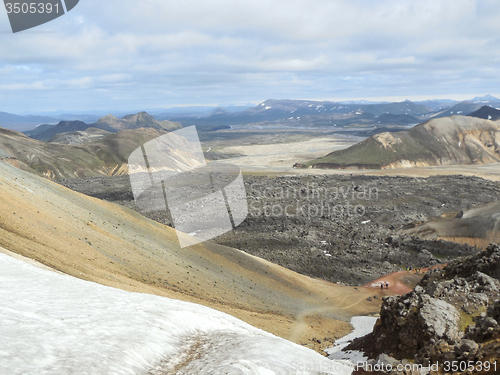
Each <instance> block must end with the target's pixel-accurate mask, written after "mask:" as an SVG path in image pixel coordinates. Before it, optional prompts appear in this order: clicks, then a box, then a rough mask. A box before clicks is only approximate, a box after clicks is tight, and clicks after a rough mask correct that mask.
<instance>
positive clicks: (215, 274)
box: [0, 162, 380, 349]
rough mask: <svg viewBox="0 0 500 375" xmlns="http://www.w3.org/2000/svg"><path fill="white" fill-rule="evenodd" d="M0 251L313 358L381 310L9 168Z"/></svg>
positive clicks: (362, 295)
mask: <svg viewBox="0 0 500 375" xmlns="http://www.w3.org/2000/svg"><path fill="white" fill-rule="evenodd" d="M0 247H3V248H5V249H8V250H10V251H12V252H15V253H17V254H20V255H23V256H26V257H28V258H31V259H34V260H36V261H39V262H41V263H43V264H45V265H47V266H49V267H51V268H54V269H56V270H59V271H61V272H64V273H66V274H69V275H72V276H76V277H79V278H82V279H85V280H90V281H94V282H98V283H101V284H104V285H108V286H112V287H117V288H121V289H124V290H129V291H136V292H144V293H152V294H158V295H162V296H167V297H172V298H177V299H182V300H187V301H192V302H196V303H200V304H203V305H207V306H211V307H214V308H216V309H219V310H221V311H224V312H227V313H229V314H232V315H234V316H236V317H238V318H240V319H242V320H244V321H247V322H249V323H250V324H253V325H255V326H257V327H260V328H263V329H265V330H267V331H270V332H272V333H274V334H277V335H279V336H281V337H284V338H290V337H292V338H294V339H295V341H296V342H300V343H304V344H308V343H309V344H310V345H311V346H312V347H315V348H316V349H318V341H321V342H322V345H323V346H329V345H331V341H332V340H333V339H334V338H335V337H338V336H340V335H342V334H344V333H345V332H346V330H348V329H349V324H348V323H347V322H348V321H349V319H350V317H351V316H352V315H360V314H369V313H375V312H376V311H378V310H379V307H380V305H379V303H378V302H377V301H379V300H373V301H367V297H369V296H373V295H374V294H376V293H375V292H373V291H370V290H368V289H364V288H357V289H356V288H351V287H346V286H339V285H336V284H332V283H329V282H326V281H322V280H316V279H311V278H309V277H306V276H303V275H299V274H297V273H294V272H292V271H290V270H287V269H285V268H282V267H280V266H277V265H274V264H272V263H269V262H267V261H264V260H262V259H259V258H256V257H254V256H251V255H249V254H246V253H244V252H241V251H239V250H236V249H232V248H229V247H225V246H221V245H216V244H213V243H210V242H206V243H204V244H200V245H196V246H192V247H190V248H187V249H181V248H180V247H179V246H178V244H177V239H176V234H175V231H174V230H173V229H172V228H169V227H166V226H163V225H161V224H158V223H156V222H153V221H150V220H148V219H146V218H144V217H143V216H141V215H139V214H138V213H136V212H133V211H131V210H129V209H126V208H123V207H119V206H116V205H114V204H111V203H107V202H104V201H100V200H98V199H95V198H90V197H87V196H84V195H82V194H78V193H75V192H73V191H70V190H68V189H66V188H64V187H62V186H60V185H57V184H55V183H53V182H51V181H48V180H46V179H43V178H41V177H37V176H34V175H32V174H30V173H26V172H24V171H21V170H19V169H17V168H15V167H13V166H11V165H8V164H6V163H4V162H0ZM304 322H305V324H304ZM313 338H315V339H316V340H315V341H314V342H316V346H314V344H313V341H312V339H313ZM318 339H319V340H318ZM326 339H328V340H326Z"/></svg>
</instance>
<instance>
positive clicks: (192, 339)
mask: <svg viewBox="0 0 500 375" xmlns="http://www.w3.org/2000/svg"><path fill="white" fill-rule="evenodd" d="M0 301H1V302H0V374H1V375H4V374H5V375H7V374H8V375H15V374H57V375H65V374H89V375H100V374H167V373H179V374H216V375H218V374H266V375H267V374H270V375H271V374H280V375H281V374H314V373H317V372H322V373H331V374H338V375H343V374H350V373H351V370H350V369H349V368H348V367H347V366H341V365H340V363H338V362H333V361H330V360H327V359H325V358H324V357H322V356H321V355H319V354H317V353H315V352H314V351H312V350H310V349H307V348H304V347H302V346H299V345H296V344H293V343H291V342H288V341H286V340H283V339H281V338H277V337H275V336H273V335H271V334H269V333H267V332H264V331H262V330H259V329H257V328H254V327H252V326H250V325H248V324H246V323H244V322H242V321H240V320H238V319H236V318H234V317H232V316H230V315H227V314H224V313H221V312H218V311H216V310H213V309H210V308H207V307H203V306H200V305H196V304H192V303H187V302H182V301H177V300H172V299H168V298H164V297H158V296H153V295H148V294H139V293H129V292H125V291H122V290H118V289H114V288H109V287H105V286H102V285H100V284H96V283H92V282H87V281H83V280H80V279H76V278H73V277H70V276H67V275H63V274H59V273H55V272H52V271H49V270H46V269H42V268H38V267H36V266H34V265H32V264H28V263H26V262H24V261H22V260H18V259H14V258H12V257H10V256H8V255H5V254H2V253H0Z"/></svg>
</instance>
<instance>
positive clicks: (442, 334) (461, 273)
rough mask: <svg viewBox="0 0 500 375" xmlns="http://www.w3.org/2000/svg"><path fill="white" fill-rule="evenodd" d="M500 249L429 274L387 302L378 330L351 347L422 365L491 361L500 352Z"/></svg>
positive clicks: (367, 352)
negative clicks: (411, 287) (401, 294)
mask: <svg viewBox="0 0 500 375" xmlns="http://www.w3.org/2000/svg"><path fill="white" fill-rule="evenodd" d="M499 265H500V247H499V246H498V245H490V246H489V247H488V249H487V250H486V251H483V252H481V253H479V254H477V255H474V256H470V257H467V258H464V259H462V260H457V261H454V262H451V263H450V264H449V265H448V266H446V267H444V269H438V270H434V271H431V272H429V273H428V274H427V275H426V276H425V277H424V279H423V280H422V281H421V282H420V283H419V285H417V287H415V290H413V291H412V292H410V293H408V294H405V295H403V296H398V297H389V298H387V299H385V300H384V303H383V305H382V308H381V312H380V319H379V321H378V322H377V324H376V325H375V328H374V331H373V332H372V333H371V334H370V335H367V336H365V337H363V338H360V339H358V340H355V341H354V342H353V343H352V344H351V345H350V346H349V347H348V348H347V349H357V350H363V351H364V352H365V353H366V354H367V355H369V357H370V358H380V356H381V355H383V354H386V355H389V356H390V357H394V358H396V359H398V360H403V359H406V360H407V359H411V360H415V361H416V362H417V363H421V364H423V365H424V366H426V365H428V364H430V363H436V362H438V361H439V362H440V363H443V362H444V361H478V360H480V361H486V360H487V361H493V360H496V359H497V356H498V355H499V353H500V300H499V297H500V295H499V292H500V281H499Z"/></svg>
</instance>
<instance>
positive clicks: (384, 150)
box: [295, 116, 500, 169]
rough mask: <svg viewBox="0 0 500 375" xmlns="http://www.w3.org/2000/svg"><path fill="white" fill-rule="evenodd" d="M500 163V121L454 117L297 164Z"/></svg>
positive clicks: (382, 166) (345, 166)
mask: <svg viewBox="0 0 500 375" xmlns="http://www.w3.org/2000/svg"><path fill="white" fill-rule="evenodd" d="M498 162H500V122H493V121H489V120H483V119H479V118H475V117H466V116H452V117H446V118H439V119H433V120H429V121H427V122H425V123H422V124H420V125H417V126H415V127H413V128H412V129H410V130H405V131H400V132H394V133H389V132H386V133H380V134H376V135H374V136H372V137H370V138H367V139H365V140H364V141H362V142H360V143H357V144H355V145H353V146H351V147H349V148H347V149H345V150H340V151H335V152H332V153H330V154H328V155H326V156H325V157H322V158H319V159H316V160H312V161H309V162H307V163H304V164H296V165H295V166H296V167H312V168H333V169H349V168H354V169H392V168H405V167H428V166H437V165H461V164H489V163H498Z"/></svg>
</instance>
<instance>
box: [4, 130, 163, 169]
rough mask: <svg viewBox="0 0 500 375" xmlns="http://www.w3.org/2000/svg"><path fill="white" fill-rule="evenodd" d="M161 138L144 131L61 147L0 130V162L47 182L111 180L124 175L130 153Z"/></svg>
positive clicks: (155, 132)
mask: <svg viewBox="0 0 500 375" xmlns="http://www.w3.org/2000/svg"><path fill="white" fill-rule="evenodd" d="M163 134H166V131H164V130H156V129H151V128H143V129H135V130H126V131H122V132H118V133H116V134H110V135H108V136H106V137H104V138H100V137H99V138H97V139H98V140H97V141H95V142H91V143H87V144H85V145H64V144H57V143H46V142H42V141H38V140H36V139H32V138H29V137H27V136H25V135H24V134H23V133H19V132H16V131H13V130H7V129H3V128H0V159H5V160H6V161H7V162H9V163H10V164H12V165H15V166H17V167H19V168H21V169H24V170H27V171H30V172H34V173H37V174H39V175H43V176H45V177H47V178H50V179H60V178H74V177H90V176H103V175H105V176H112V175H117V174H125V173H127V159H128V157H129V155H130V154H131V153H132V151H134V150H135V149H136V148H137V147H139V146H141V145H142V144H144V143H145V142H147V141H149V140H151V139H154V138H156V137H159V136H161V135H163Z"/></svg>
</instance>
